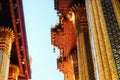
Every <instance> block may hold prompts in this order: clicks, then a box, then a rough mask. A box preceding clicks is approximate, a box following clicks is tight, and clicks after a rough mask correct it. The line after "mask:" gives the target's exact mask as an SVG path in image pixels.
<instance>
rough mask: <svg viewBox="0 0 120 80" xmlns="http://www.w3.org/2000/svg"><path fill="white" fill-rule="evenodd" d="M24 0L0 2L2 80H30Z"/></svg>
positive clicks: (0, 66) (0, 71) (0, 64)
mask: <svg viewBox="0 0 120 80" xmlns="http://www.w3.org/2000/svg"><path fill="white" fill-rule="evenodd" d="M29 79H31V67H30V60H29V54H28V46H27V37H26V30H25V23H24V14H23V6H22V0H0V80H29Z"/></svg>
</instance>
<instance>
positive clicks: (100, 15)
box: [96, 0, 118, 80]
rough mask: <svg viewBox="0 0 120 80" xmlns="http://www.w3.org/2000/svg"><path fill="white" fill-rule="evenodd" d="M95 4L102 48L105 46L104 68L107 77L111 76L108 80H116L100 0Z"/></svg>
mask: <svg viewBox="0 0 120 80" xmlns="http://www.w3.org/2000/svg"><path fill="white" fill-rule="evenodd" d="M96 4H97V7H98V13H99V20H100V24H101V30H102V35H103V41H104V46H105V47H104V48H105V50H106V52H105V53H106V56H107V61H108V62H107V64H108V67H107V66H106V67H107V68H109V74H110V75H109V76H111V78H110V79H112V80H118V76H117V71H116V66H115V62H114V58H113V53H112V48H111V45H110V40H109V36H108V32H107V28H106V23H105V19H104V15H103V11H102V6H101V2H100V0H97V1H96ZM105 53H104V54H102V55H103V56H105ZM105 73H106V72H105ZM110 79H109V80H110Z"/></svg>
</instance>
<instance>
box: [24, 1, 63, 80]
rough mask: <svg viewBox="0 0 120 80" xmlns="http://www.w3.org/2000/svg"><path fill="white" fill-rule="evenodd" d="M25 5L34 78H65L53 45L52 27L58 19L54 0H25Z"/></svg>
mask: <svg viewBox="0 0 120 80" xmlns="http://www.w3.org/2000/svg"><path fill="white" fill-rule="evenodd" d="M23 7H24V18H25V26H26V32H27V40H28V48H29V54H30V56H32V64H31V68H32V80H64V79H63V75H62V74H61V73H60V72H59V71H58V70H57V65H56V58H57V56H58V51H57V52H56V53H53V46H52V45H51V37H50V27H51V26H53V25H55V23H56V22H57V21H58V17H57V13H56V11H55V10H54V0H23Z"/></svg>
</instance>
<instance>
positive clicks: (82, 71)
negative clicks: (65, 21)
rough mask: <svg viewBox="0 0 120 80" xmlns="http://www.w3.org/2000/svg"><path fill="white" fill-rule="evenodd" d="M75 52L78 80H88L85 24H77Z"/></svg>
mask: <svg viewBox="0 0 120 80" xmlns="http://www.w3.org/2000/svg"><path fill="white" fill-rule="evenodd" d="M77 27H78V28H77V50H78V51H77V52H78V67H79V80H89V77H88V65H87V59H86V50H85V41H84V30H86V26H82V25H81V26H77Z"/></svg>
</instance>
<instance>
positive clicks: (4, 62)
mask: <svg viewBox="0 0 120 80" xmlns="http://www.w3.org/2000/svg"><path fill="white" fill-rule="evenodd" d="M13 41H14V33H13V31H12V30H11V29H8V28H4V27H2V28H0V80H8V72H9V63H10V51H11V47H12V42H13Z"/></svg>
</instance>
